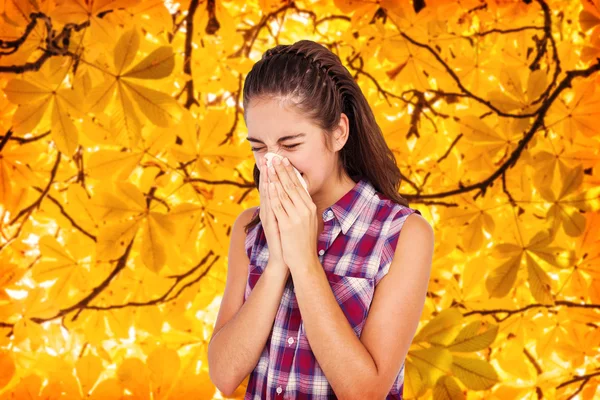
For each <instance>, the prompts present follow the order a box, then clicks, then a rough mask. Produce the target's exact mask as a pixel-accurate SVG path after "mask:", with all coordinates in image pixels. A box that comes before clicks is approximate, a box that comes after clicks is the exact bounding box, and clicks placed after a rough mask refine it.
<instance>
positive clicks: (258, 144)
mask: <svg viewBox="0 0 600 400" xmlns="http://www.w3.org/2000/svg"><path fill="white" fill-rule="evenodd" d="M246 126H247V127H248V138H247V140H248V141H249V142H250V145H251V147H252V149H253V150H252V151H253V154H254V159H255V160H256V165H257V166H258V167H259V168H260V166H261V165H262V162H263V159H264V156H265V154H267V153H269V152H272V153H277V154H279V155H281V156H282V157H287V158H288V159H289V160H290V162H291V163H292V165H293V166H294V167H296V169H297V170H298V171H299V172H300V173H301V174H302V177H303V178H304V180H305V181H306V183H307V184H308V190H309V193H310V194H311V195H312V194H313V193H315V192H316V191H318V190H319V189H320V186H321V183H322V182H324V181H325V180H326V178H327V175H328V174H329V173H330V171H332V170H333V167H334V164H335V153H330V152H329V151H328V150H327V148H326V147H325V143H324V140H325V139H324V137H323V135H324V134H323V132H322V131H321V129H320V128H319V127H318V126H316V125H314V124H313V123H312V122H310V121H309V120H307V119H305V118H303V117H302V116H301V115H300V114H298V113H296V112H295V111H293V110H292V109H290V108H287V107H285V106H283V105H282V103H280V102H279V101H278V100H261V101H257V102H254V101H253V102H252V103H250V104H249V106H248V109H247V110H246Z"/></svg>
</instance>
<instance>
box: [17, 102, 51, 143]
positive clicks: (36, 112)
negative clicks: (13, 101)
mask: <svg viewBox="0 0 600 400" xmlns="http://www.w3.org/2000/svg"><path fill="white" fill-rule="evenodd" d="M51 100H52V96H48V97H46V98H44V99H42V100H40V101H37V102H35V103H29V104H22V105H20V106H19V108H18V109H17V111H16V112H15V113H14V115H13V119H12V124H13V126H12V130H13V132H14V133H15V134H17V135H23V134H25V133H29V132H30V131H32V130H33V129H35V127H36V126H37V125H38V124H39V122H40V120H41V119H42V117H43V116H44V113H45V112H46V109H47V108H48V105H49V104H50V101H51Z"/></svg>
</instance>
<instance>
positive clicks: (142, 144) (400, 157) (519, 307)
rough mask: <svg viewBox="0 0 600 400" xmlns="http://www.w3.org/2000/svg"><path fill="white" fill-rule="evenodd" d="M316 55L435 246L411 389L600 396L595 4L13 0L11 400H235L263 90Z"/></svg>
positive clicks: (7, 120)
mask: <svg viewBox="0 0 600 400" xmlns="http://www.w3.org/2000/svg"><path fill="white" fill-rule="evenodd" d="M300 39H312V40H315V41H318V42H320V43H322V44H323V45H325V46H327V47H328V48H329V49H330V50H331V51H333V52H335V53H336V54H337V55H338V56H339V57H340V59H341V60H342V62H343V63H344V65H345V66H346V67H347V68H348V70H349V71H350V72H351V73H352V74H353V75H354V76H355V78H356V80H357V82H358V83H359V85H360V87H361V88H362V90H363V92H364V93H365V95H366V96H367V98H368V100H369V102H370V104H371V106H372V108H373V110H374V112H375V115H376V117H377V120H378V122H379V124H380V126H381V127H382V130H383V132H384V134H385V136H386V139H387V141H388V143H389V146H390V148H392V149H393V151H394V153H395V154H396V157H397V161H398V165H399V167H400V168H401V171H402V172H403V175H404V181H403V183H402V186H401V193H402V195H403V196H405V197H406V198H407V199H408V200H409V201H410V203H411V206H412V207H416V208H418V209H419V210H421V211H422V213H423V215H424V217H425V218H427V219H428V220H429V221H431V223H432V225H434V227H435V230H436V247H435V256H434V265H433V272H432V276H431V282H430V288H429V292H428V295H427V299H426V304H425V310H424V312H423V315H422V321H421V322H422V325H421V326H420V328H419V331H418V332H417V335H416V337H415V338H414V341H413V345H412V347H411V350H410V352H409V354H408V357H407V361H406V382H405V389H404V390H405V391H404V394H405V397H406V398H414V397H419V398H435V399H465V398H469V399H474V398H485V399H540V398H545V399H554V398H565V399H572V398H578V399H592V398H594V397H595V396H597V394H596V393H597V388H598V383H599V379H600V357H599V355H600V329H598V326H599V321H600V254H599V253H600V243H599V240H600V235H599V226H600V216H599V211H598V210H599V209H600V203H599V201H598V197H599V195H600V185H599V183H600V164H599V160H600V154H599V151H600V145H599V143H600V133H599V129H598V121H600V93H599V91H598V83H599V82H600V74H599V73H598V71H599V70H600V59H599V57H600V4H599V1H598V0H581V1H579V0H577V1H575V0H572V1H562V0H561V1H558V0H525V1H516V0H490V1H481V0H460V1H444V0H414V1H412V2H411V1H405V0H381V1H354V0H334V1H333V2H332V1H314V2H308V1H286V0H284V1H270V0H259V1H235V0H229V1H225V0H224V1H215V0H204V1H197V0H192V1H183V2H178V3H177V2H174V1H160V0H148V1H146V0H144V1H139V0H123V1H119V0H114V1H113V0H102V1H93V0H85V1H84V0H53V1H43V0H40V1H25V0H5V1H3V2H1V3H0V88H1V93H2V95H1V96H0V133H1V135H2V136H0V211H1V220H0V221H1V229H0V233H1V237H0V399H3V400H4V399H29V398H31V399H34V398H44V399H50V398H52V399H58V398H61V399H63V398H66V399H82V398H91V399H167V398H169V399H187V398H194V399H211V398H213V397H214V398H223V396H222V395H221V394H220V393H219V392H218V390H216V388H215V387H214V385H213V384H212V383H211V382H210V379H209V376H208V365H207V358H206V353H207V341H208V338H209V337H210V334H211V332H212V326H213V324H214V320H215V318H216V314H217V311H218V307H219V304H220V299H221V295H222V293H223V290H224V286H225V279H226V271H227V251H228V246H229V234H230V231H231V225H232V223H233V221H234V220H235V218H236V217H237V215H239V213H240V212H241V211H242V210H244V209H246V208H248V207H251V206H255V205H258V202H259V197H258V192H257V191H256V190H255V186H254V182H253V177H252V171H253V167H254V158H253V155H252V152H251V151H250V144H249V143H248V142H246V141H245V137H246V131H245V125H244V121H243V110H242V108H241V93H242V87H243V82H244V77H245V74H246V73H247V72H248V71H249V70H250V68H251V67H252V65H253V63H255V62H256V61H257V60H258V59H260V56H261V54H262V52H264V51H265V50H266V49H268V48H270V47H272V46H274V45H276V44H282V43H283V44H289V43H293V42H295V41H297V40H300ZM244 391H245V384H243V385H241V386H240V388H238V391H237V392H236V394H235V396H236V397H237V398H243V394H244Z"/></svg>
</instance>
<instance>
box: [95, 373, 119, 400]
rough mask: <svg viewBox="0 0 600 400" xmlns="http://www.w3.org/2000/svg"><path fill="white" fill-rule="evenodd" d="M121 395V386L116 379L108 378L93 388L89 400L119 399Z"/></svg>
mask: <svg viewBox="0 0 600 400" xmlns="http://www.w3.org/2000/svg"><path fill="white" fill-rule="evenodd" d="M122 395H123V386H122V385H121V383H120V382H119V380H118V379H117V378H108V379H105V380H103V381H101V382H100V383H99V384H98V386H96V387H95V388H94V391H93V392H92V395H91V396H90V400H113V399H120V398H122Z"/></svg>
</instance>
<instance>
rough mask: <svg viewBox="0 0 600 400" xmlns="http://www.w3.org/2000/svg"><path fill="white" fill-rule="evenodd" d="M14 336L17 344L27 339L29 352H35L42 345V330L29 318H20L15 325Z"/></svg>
mask: <svg viewBox="0 0 600 400" xmlns="http://www.w3.org/2000/svg"><path fill="white" fill-rule="evenodd" d="M14 334H15V343H17V344H19V343H21V342H23V341H24V340H26V339H29V346H30V348H31V351H37V350H38V349H39V348H40V346H42V344H44V339H43V338H44V330H43V329H42V327H41V326H40V324H38V323H36V322H33V321H32V320H31V319H29V318H22V319H20V320H19V321H18V322H17V323H16V324H15V327H14Z"/></svg>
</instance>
